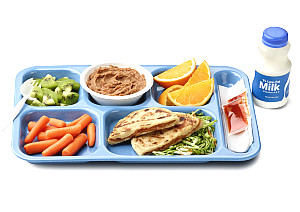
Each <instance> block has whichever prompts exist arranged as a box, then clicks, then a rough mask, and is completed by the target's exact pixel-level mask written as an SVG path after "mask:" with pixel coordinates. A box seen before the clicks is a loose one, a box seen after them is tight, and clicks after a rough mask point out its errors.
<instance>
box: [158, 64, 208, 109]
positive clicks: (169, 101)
mask: <svg viewBox="0 0 300 212" xmlns="http://www.w3.org/2000/svg"><path fill="white" fill-rule="evenodd" d="M163 73H165V72H163ZM163 73H162V74H163ZM158 76H159V75H158ZM210 76H211V73H210V68H209V65H208V64H207V62H206V61H203V62H202V63H201V64H200V65H199V66H198V68H197V69H196V70H195V71H194V72H193V73H192V74H191V75H190V76H189V77H188V79H187V82H186V83H185V84H184V85H183V86H182V87H178V86H181V85H177V84H176V85H173V86H172V87H170V88H169V89H170V90H168V89H166V90H165V91H164V92H163V93H162V94H161V96H160V97H159V99H158V102H159V103H160V104H163V105H169V106H173V105H176V106H201V105H204V104H205V103H206V102H207V101H208V100H209V99H210V97H211V95H212V93H213V90H214V79H213V78H212V79H211V78H210ZM154 78H155V77H154ZM175 86H176V87H175Z"/></svg>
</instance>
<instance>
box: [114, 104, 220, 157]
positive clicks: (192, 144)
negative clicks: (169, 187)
mask: <svg viewBox="0 0 300 212" xmlns="http://www.w3.org/2000/svg"><path fill="white" fill-rule="evenodd" d="M147 109H149V110H151V111H156V110H158V109H163V108H147ZM147 109H143V110H137V111H134V112H132V113H130V114H129V115H128V116H129V119H128V120H130V122H129V121H128V123H129V124H131V125H132V126H134V125H135V126H139V127H140V125H141V124H140V123H139V120H142V119H145V118H144V117H145V116H146V119H147V124H151V122H154V123H156V121H158V120H159V118H160V117H154V116H153V115H154V114H155V113H154V114H147V113H145V111H144V110H147ZM164 110H166V109H164ZM141 112H142V116H140V117H135V116H137V114H139V113H141ZM167 114H168V116H169V115H170V114H172V115H174V116H176V117H177V118H178V119H179V122H177V123H176V124H175V125H173V126H164V127H161V128H160V127H156V129H154V128H153V129H152V131H149V132H147V133H145V134H134V132H133V133H131V134H130V136H129V137H128V136H123V137H124V138H123V139H122V141H125V140H130V139H131V145H132V148H133V149H134V150H135V152H136V153H137V154H138V155H146V154H151V153H152V154H155V155H176V154H182V155H183V154H211V153H212V152H214V150H215V147H216V145H217V144H216V139H215V138H214V137H213V132H214V129H215V128H214V126H213V125H214V123H215V122H216V121H211V120H212V117H210V116H203V114H202V113H200V114H198V113H196V112H193V113H191V114H185V113H179V112H172V111H169V110H167ZM143 115H145V116H143ZM128 116H126V117H125V118H123V119H121V120H120V121H119V122H118V123H117V124H116V126H115V127H114V129H113V132H112V133H111V135H112V134H114V133H116V130H117V129H118V127H117V126H121V127H122V126H124V125H123V124H125V126H128V125H126V122H125V121H124V120H126V119H127V118H128ZM133 117H134V119H133ZM162 117H163V116H162ZM146 126H147V125H146ZM140 128H142V127H140ZM118 130H119V129H118ZM127 130H130V128H126V127H124V128H123V129H122V130H119V131H118V132H117V134H118V133H120V134H126V132H127ZM111 135H110V136H111ZM182 142H184V143H182ZM108 143H109V144H111V145H112V144H116V143H112V142H111V141H110V138H108ZM187 143H188V144H187Z"/></svg>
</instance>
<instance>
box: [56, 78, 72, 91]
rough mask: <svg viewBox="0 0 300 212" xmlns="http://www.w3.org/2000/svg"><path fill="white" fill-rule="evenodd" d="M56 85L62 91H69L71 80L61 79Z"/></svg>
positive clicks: (70, 89)
mask: <svg viewBox="0 0 300 212" xmlns="http://www.w3.org/2000/svg"><path fill="white" fill-rule="evenodd" d="M58 87H59V88H60V89H61V90H63V91H67V92H71V91H72V89H73V82H72V81H71V80H70V79H68V80H63V81H61V82H60V83H59V84H58Z"/></svg>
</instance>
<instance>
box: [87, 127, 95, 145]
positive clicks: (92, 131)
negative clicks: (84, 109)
mask: <svg viewBox="0 0 300 212" xmlns="http://www.w3.org/2000/svg"><path fill="white" fill-rule="evenodd" d="M86 133H87V135H88V139H89V142H88V144H89V146H90V147H92V146H94V145H95V140H96V126H95V124H94V123H90V124H89V125H88V126H87V129H86Z"/></svg>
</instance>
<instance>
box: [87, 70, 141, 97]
mask: <svg viewBox="0 0 300 212" xmlns="http://www.w3.org/2000/svg"><path fill="white" fill-rule="evenodd" d="M86 84H87V86H88V87H89V88H90V89H91V90H93V91H95V92H97V93H100V94H103V95H108V96H125V95H130V94H133V93H136V92H138V91H140V90H142V89H143V88H145V87H146V79H145V76H144V75H143V74H140V73H139V72H138V71H137V70H135V69H131V68H120V67H118V66H112V65H110V66H106V67H99V68H98V69H96V70H95V71H94V72H93V73H92V74H90V76H89V78H88V80H87V81H86Z"/></svg>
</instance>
